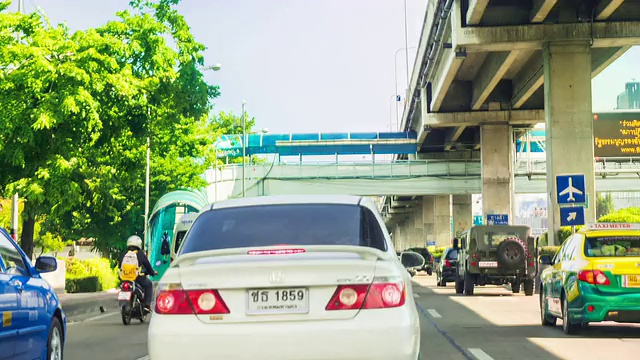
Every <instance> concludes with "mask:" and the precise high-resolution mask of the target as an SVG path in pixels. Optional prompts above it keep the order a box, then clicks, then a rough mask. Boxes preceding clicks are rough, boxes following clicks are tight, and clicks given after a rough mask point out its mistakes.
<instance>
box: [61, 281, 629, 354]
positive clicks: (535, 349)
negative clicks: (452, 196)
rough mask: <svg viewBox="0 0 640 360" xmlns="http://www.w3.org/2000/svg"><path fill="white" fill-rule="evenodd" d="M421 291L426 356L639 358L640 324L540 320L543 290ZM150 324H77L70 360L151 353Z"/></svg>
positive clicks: (426, 284) (419, 284)
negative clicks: (573, 331)
mask: <svg viewBox="0 0 640 360" xmlns="http://www.w3.org/2000/svg"><path fill="white" fill-rule="evenodd" d="M414 279H415V283H414V292H415V293H416V298H415V300H416V303H417V304H418V306H419V308H420V311H421V314H422V318H421V327H422V353H423V357H424V359H432V358H438V359H442V360H445V359H452V360H453V359H455V360H458V359H463V360H464V359H474V360H475V359H477V360H491V359H495V360H503V359H504V360H508V359H546V360H554V359H566V360H573V359H576V360H588V359H633V358H637V356H638V352H639V351H640V326H635V325H619V324H610V323H607V324H596V325H591V326H589V327H588V328H587V329H585V330H583V331H582V333H581V334H579V335H577V336H568V335H565V334H564V333H563V332H562V329H561V327H560V324H561V322H560V321H559V322H558V326H556V327H555V328H545V327H542V326H541V325H540V320H539V316H540V315H539V314H540V313H539V305H538V297H537V296H531V297H528V296H524V295H522V294H517V295H513V294H512V293H511V291H509V290H508V289H505V288H502V287H496V286H487V287H479V288H477V289H476V293H475V295H474V296H473V297H465V296H461V295H456V294H455V291H454V289H453V287H452V285H449V286H448V287H447V288H439V287H436V286H435V276H424V275H419V276H416V277H415V278H414ZM146 329H147V325H146V324H140V323H139V322H137V321H132V324H131V325H129V326H124V325H122V322H121V321H120V316H119V314H118V313H114V312H107V313H105V314H103V315H100V316H99V317H97V318H93V319H89V320H85V321H82V322H78V323H74V324H71V325H69V330H68V331H69V334H68V340H67V347H66V349H65V359H66V360H81V359H82V360H85V359H105V360H138V359H145V356H146V354H147V348H146Z"/></svg>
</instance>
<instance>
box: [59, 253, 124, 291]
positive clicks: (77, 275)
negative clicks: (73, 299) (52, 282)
mask: <svg viewBox="0 0 640 360" xmlns="http://www.w3.org/2000/svg"><path fill="white" fill-rule="evenodd" d="M66 265H67V279H66V281H67V286H66V288H67V292H96V291H103V290H109V289H113V288H114V287H116V286H117V285H118V272H117V270H116V269H113V268H112V267H111V263H110V262H109V259H87V260H78V259H75V258H68V259H66Z"/></svg>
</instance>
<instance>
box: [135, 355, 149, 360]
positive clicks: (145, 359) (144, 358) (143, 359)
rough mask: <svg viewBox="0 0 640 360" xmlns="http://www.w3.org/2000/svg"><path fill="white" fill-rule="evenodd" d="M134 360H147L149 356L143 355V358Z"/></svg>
mask: <svg viewBox="0 0 640 360" xmlns="http://www.w3.org/2000/svg"><path fill="white" fill-rule="evenodd" d="M136 360H149V355H145V356H143V357H141V358H138V359H136Z"/></svg>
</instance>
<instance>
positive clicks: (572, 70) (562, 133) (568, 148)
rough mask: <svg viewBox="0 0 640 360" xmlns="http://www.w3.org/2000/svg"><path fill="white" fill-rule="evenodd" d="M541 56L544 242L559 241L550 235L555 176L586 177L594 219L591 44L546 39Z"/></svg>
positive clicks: (555, 226) (588, 213)
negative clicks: (546, 232) (545, 202)
mask: <svg viewBox="0 0 640 360" xmlns="http://www.w3.org/2000/svg"><path fill="white" fill-rule="evenodd" d="M543 57H544V97H545V120H546V155H547V193H548V194H549V201H548V204H549V206H548V214H549V245H553V244H560V242H561V241H562V240H563V239H556V238H555V234H556V232H557V230H559V229H560V215H559V210H558V202H557V198H556V192H557V189H556V182H555V177H556V175H559V174H584V175H585V179H586V191H587V192H586V194H585V195H587V196H588V197H589V199H591V203H592V205H591V206H590V207H589V208H588V209H585V220H586V221H587V222H593V221H595V206H594V205H593V203H594V202H595V199H596V197H595V173H594V162H593V115H592V108H591V106H592V105H591V71H592V64H591V46H590V44H589V42H588V41H584V42H572V43H565V42H559V43H550V44H547V45H546V46H545V48H544V51H543Z"/></svg>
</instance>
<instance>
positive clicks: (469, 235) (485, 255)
mask: <svg viewBox="0 0 640 360" xmlns="http://www.w3.org/2000/svg"><path fill="white" fill-rule="evenodd" d="M453 247H454V248H456V249H458V266H457V271H456V280H455V284H456V293H458V294H462V293H464V294H465V295H467V296H470V295H473V289H474V287H475V286H476V285H480V286H484V285H487V284H489V285H504V284H508V283H510V284H511V289H512V290H513V293H518V292H520V287H521V285H524V293H525V295H527V296H531V295H533V291H534V284H535V282H534V281H535V275H536V267H535V265H536V264H535V259H536V254H535V252H536V251H537V249H536V244H535V239H534V238H533V237H532V236H531V228H529V227H528V226H526V225H481V226H473V227H472V228H471V229H469V230H467V231H465V232H463V233H462V234H461V235H460V236H459V237H458V238H455V239H454V241H453Z"/></svg>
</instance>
